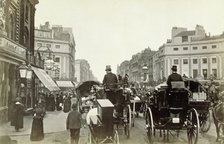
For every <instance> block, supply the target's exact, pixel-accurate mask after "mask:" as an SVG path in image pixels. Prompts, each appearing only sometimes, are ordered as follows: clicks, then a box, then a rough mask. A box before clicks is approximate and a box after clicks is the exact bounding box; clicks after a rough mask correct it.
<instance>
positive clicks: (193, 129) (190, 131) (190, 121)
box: [187, 108, 200, 144]
mask: <svg viewBox="0 0 224 144" xmlns="http://www.w3.org/2000/svg"><path fill="white" fill-rule="evenodd" d="M199 127H200V126H199V118H198V113H197V111H196V110H195V109H194V108H193V109H191V110H190V112H189V115H188V117H187V138H188V143H189V144H197V142H198V133H199Z"/></svg>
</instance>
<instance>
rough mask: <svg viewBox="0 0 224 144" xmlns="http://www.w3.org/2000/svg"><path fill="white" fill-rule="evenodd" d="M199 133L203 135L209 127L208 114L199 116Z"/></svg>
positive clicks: (209, 119) (209, 118)
mask: <svg viewBox="0 0 224 144" xmlns="http://www.w3.org/2000/svg"><path fill="white" fill-rule="evenodd" d="M199 119H200V131H201V132H203V133H206V132H208V130H209V129H210V127H211V117H210V112H209V111H208V112H207V113H202V114H200V117H199Z"/></svg>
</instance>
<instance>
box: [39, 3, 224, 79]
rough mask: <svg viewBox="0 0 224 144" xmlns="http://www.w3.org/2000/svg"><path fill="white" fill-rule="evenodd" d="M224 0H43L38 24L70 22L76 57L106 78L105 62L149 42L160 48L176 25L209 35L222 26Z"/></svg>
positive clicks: (115, 60) (112, 61) (128, 54)
mask: <svg viewBox="0 0 224 144" xmlns="http://www.w3.org/2000/svg"><path fill="white" fill-rule="evenodd" d="M223 6H224V0H39V4H38V5H37V6H36V15H35V20H36V22H35V25H36V26H39V25H40V24H44V23H45V22H46V21H49V22H50V24H51V25H62V26H66V27H72V28H73V33H74V37H75V42H76V59H78V58H82V59H86V60H88V61H89V63H90V66H91V69H92V70H93V73H94V75H95V76H96V77H97V78H98V80H99V81H102V79H103V76H104V74H105V66H106V65H111V66H112V71H113V72H114V73H116V67H117V65H118V64H120V63H121V62H122V61H124V60H130V59H131V56H132V55H133V54H136V53H138V52H141V51H142V50H143V49H145V48H146V47H148V46H149V47H150V48H151V49H153V50H157V49H158V47H159V46H160V45H162V44H163V43H165V42H166V39H169V38H170V37H171V29H172V27H173V26H178V27H186V28H188V29H189V30H194V28H195V26H196V24H199V25H202V26H204V28H205V30H206V32H207V33H209V32H210V33H211V35H215V34H221V33H222V32H223V31H224V8H223Z"/></svg>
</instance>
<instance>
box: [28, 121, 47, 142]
mask: <svg viewBox="0 0 224 144" xmlns="http://www.w3.org/2000/svg"><path fill="white" fill-rule="evenodd" d="M43 138H44V130H43V119H42V118H34V119H33V123H32V129H31V135H30V140H31V141H40V140H42V139H43Z"/></svg>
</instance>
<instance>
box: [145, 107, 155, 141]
mask: <svg viewBox="0 0 224 144" xmlns="http://www.w3.org/2000/svg"><path fill="white" fill-rule="evenodd" d="M145 120H146V131H147V137H148V141H149V143H150V144H152V143H153V129H154V124H153V117H152V111H151V108H147V112H146V118H145Z"/></svg>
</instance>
